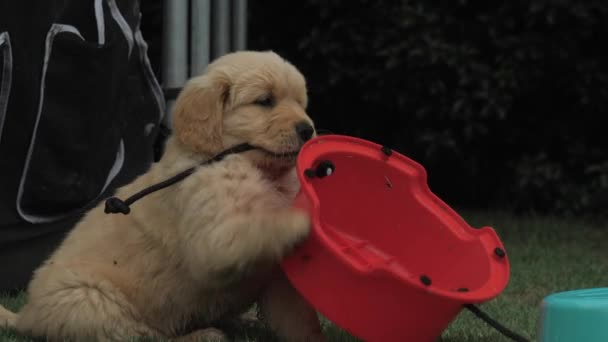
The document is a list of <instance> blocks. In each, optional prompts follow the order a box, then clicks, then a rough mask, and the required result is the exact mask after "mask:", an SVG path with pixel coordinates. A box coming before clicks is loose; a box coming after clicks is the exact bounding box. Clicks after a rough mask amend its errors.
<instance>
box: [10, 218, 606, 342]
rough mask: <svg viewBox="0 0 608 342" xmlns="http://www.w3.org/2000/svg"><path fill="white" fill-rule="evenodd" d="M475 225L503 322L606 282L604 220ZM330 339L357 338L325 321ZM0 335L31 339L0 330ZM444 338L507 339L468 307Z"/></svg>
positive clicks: (518, 324)
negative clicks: (497, 248)
mask: <svg viewBox="0 0 608 342" xmlns="http://www.w3.org/2000/svg"><path fill="white" fill-rule="evenodd" d="M463 216H464V217H465V219H467V221H468V222H469V223H470V224H471V225H473V226H475V227H479V226H483V225H489V226H492V227H494V228H495V229H496V231H497V232H498V234H499V235H500V237H501V239H502V241H503V243H504V244H505V248H506V250H507V253H508V255H509V258H510V262H511V280H510V282H509V285H508V287H507V288H506V289H505V291H504V292H503V293H502V294H501V295H500V296H499V297H498V298H496V299H495V300H493V301H491V302H489V303H486V304H484V305H482V309H484V310H485V311H486V312H487V313H489V314H490V315H491V316H492V317H493V318H495V319H496V320H498V321H499V322H501V323H503V324H504V325H506V326H507V327H509V328H511V329H513V330H515V331H517V332H519V333H521V334H523V335H524V336H527V337H529V338H532V339H534V338H535V336H536V330H537V324H538V319H539V304H540V303H541V301H542V298H543V297H545V296H546V295H548V294H550V293H553V292H557V291H565V290H570V289H579V288H589V287H608V252H606V245H607V244H608V223H590V222H583V221H577V220H565V219H559V218H555V217H536V216H535V217H532V216H526V217H513V216H511V215H508V214H502V213H491V214H490V213H483V214H480V213H463ZM24 300H25V298H24V296H23V295H21V296H18V297H16V298H10V297H0V303H2V304H3V305H5V306H7V307H9V308H11V309H17V308H18V307H19V306H20V305H22V304H23V301H24ZM324 329H325V332H326V335H327V336H328V340H329V341H357V340H356V339H354V338H352V337H350V336H349V335H348V334H346V333H345V332H343V331H342V330H340V329H339V328H337V327H335V326H333V325H331V324H330V323H329V322H324ZM237 335H238V338H237V340H239V341H269V340H272V338H270V337H269V335H268V334H266V333H264V332H263V331H259V330H251V331H245V332H240V333H238V334H237ZM0 341H18V342H21V341H30V340H28V339H25V338H21V337H18V336H17V334H15V333H14V332H11V331H1V330H0ZM441 341H443V342H490V341H491V342H500V341H509V340H508V339H506V338H503V337H502V336H501V335H500V334H498V333H497V332H495V331H494V330H492V329H491V328H489V327H488V326H487V325H486V324H485V323H484V322H482V321H481V320H479V319H478V318H476V317H475V316H473V315H472V314H471V313H469V312H468V311H463V312H462V313H461V314H460V315H459V317H458V318H457V319H456V320H455V321H454V322H453V323H452V324H451V325H450V326H449V328H448V329H447V330H446V331H445V332H444V334H443V336H442V338H441Z"/></svg>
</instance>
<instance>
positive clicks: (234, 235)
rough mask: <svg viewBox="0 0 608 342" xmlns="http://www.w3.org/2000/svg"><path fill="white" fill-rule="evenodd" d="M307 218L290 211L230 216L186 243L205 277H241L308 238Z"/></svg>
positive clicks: (265, 211)
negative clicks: (205, 272)
mask: <svg viewBox="0 0 608 342" xmlns="http://www.w3.org/2000/svg"><path fill="white" fill-rule="evenodd" d="M309 231H310V219H309V217H308V215H307V214H306V213H304V212H302V211H299V210H296V209H293V208H277V209H275V210H274V211H270V210H262V211H253V212H250V213H238V212H237V213H233V214H232V215H230V216H228V217H226V218H224V219H223V220H221V221H220V222H219V223H218V224H217V225H215V226H213V227H211V228H209V229H208V230H205V231H203V232H201V233H200V234H195V236H194V238H193V239H191V240H189V241H187V243H188V244H189V245H190V246H191V249H192V250H193V252H194V253H195V255H196V258H197V259H198V264H199V266H197V267H202V268H203V269H200V268H199V270H198V272H199V273H200V272H201V271H204V270H205V269H206V271H207V272H208V273H207V274H211V275H216V274H226V275H228V274H234V275H239V274H242V272H243V271H244V270H246V269H247V268H248V266H251V265H253V264H257V263H259V262H262V263H264V262H271V263H274V262H277V261H279V260H280V259H282V258H283V257H284V256H285V254H286V253H288V252H289V251H290V250H291V249H292V248H293V247H294V246H295V245H296V244H297V243H298V242H300V241H302V240H303V239H304V238H306V237H307V236H308V233H309ZM218 280H219V279H218Z"/></svg>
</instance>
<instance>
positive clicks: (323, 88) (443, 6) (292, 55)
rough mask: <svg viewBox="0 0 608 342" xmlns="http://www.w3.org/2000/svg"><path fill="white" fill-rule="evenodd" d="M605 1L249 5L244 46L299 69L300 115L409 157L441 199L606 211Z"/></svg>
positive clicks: (339, 0)
mask: <svg viewBox="0 0 608 342" xmlns="http://www.w3.org/2000/svg"><path fill="white" fill-rule="evenodd" d="M607 17H608V2H605V1H594V0H590V1H574V0H560V1H557V0H553V1H550V0H534V1H499V2H487V1H468V0H459V1H413V0H412V1H407V0H404V1H371V0H360V1H346V0H330V1H329V0H324V1H321V0H305V1H297V2H285V1H278V0H276V1H256V2H252V3H251V5H250V42H249V46H250V48H252V49H272V50H275V51H277V52H279V53H281V54H283V55H284V56H286V57H287V58H288V59H290V60H291V61H292V62H293V63H294V64H296V66H298V67H299V68H300V69H301V70H302V71H303V73H304V74H305V75H306V77H307V79H308V83H309V88H310V97H311V105H310V113H311V115H312V116H313V118H314V119H315V120H316V121H317V125H318V126H319V127H322V128H326V129H329V130H331V131H334V132H336V133H344V134H351V135H357V136H360V137H363V138H367V139H371V140H374V141H378V142H382V143H385V144H388V145H390V146H392V147H394V148H395V149H397V150H399V151H401V152H403V153H405V154H407V155H408V156H411V157H413V158H414V159H416V160H418V161H419V162H421V163H422V164H423V165H424V166H425V167H426V168H427V170H428V171H429V181H430V184H431V188H432V189H433V190H434V191H435V192H436V193H437V194H438V195H440V196H442V197H443V198H445V199H446V200H447V201H448V202H450V203H453V204H457V205H463V206H470V207H487V206H501V207H505V206H507V207H510V208H512V209H517V210H535V211H553V212H559V213H592V214H593V213H600V212H601V209H603V207H605V206H606V204H608V196H606V195H604V194H606V193H607V192H608V181H607V178H608V166H607V165H608V140H607V139H605V138H604V136H605V133H604V131H605V129H606V123H607V122H608V120H607V119H606V113H608V51H607V49H606V47H605V46H606V42H605V38H606V37H608V21H607V20H606V18H607Z"/></svg>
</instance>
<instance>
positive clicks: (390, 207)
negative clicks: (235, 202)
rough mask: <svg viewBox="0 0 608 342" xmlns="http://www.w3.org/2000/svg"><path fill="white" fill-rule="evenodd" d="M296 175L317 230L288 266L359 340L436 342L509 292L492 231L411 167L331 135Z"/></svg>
mask: <svg viewBox="0 0 608 342" xmlns="http://www.w3.org/2000/svg"><path fill="white" fill-rule="evenodd" d="M297 169H298V173H299V176H300V181H301V190H300V193H299V194H298V196H297V197H296V200H295V202H294V206H295V207H298V208H302V209H305V210H307V211H308V212H309V213H310V214H311V218H312V222H313V224H312V231H311V235H310V237H309V239H308V240H307V241H306V242H305V243H304V244H303V245H302V246H300V247H299V248H298V249H297V250H296V251H295V253H293V254H292V255H290V256H289V257H288V258H286V259H285V260H284V263H283V268H284V270H285V272H286V274H287V276H288V278H289V279H290V281H291V282H292V284H293V285H294V287H295V288H296V289H297V290H298V291H299V292H300V293H301V294H302V295H303V296H304V297H305V298H306V299H307V300H308V301H309V302H310V303H311V304H312V305H313V306H314V307H315V308H316V309H317V310H318V311H319V312H320V313H321V314H323V315H324V316H325V317H327V318H328V319H329V320H331V321H332V322H333V323H335V324H336V325H338V326H339V327H341V328H343V329H344V330H346V331H348V332H349V333H350V334H352V335H353V336H356V337H358V338H360V339H363V340H366V341H373V342H391V341H399V342H404V341H410V342H426V341H434V340H436V339H437V338H438V337H439V336H440V335H441V334H442V332H443V331H444V329H445V328H446V327H447V326H448V325H449V324H450V322H451V321H452V320H453V319H454V318H455V317H456V316H457V315H458V313H459V312H460V311H461V309H462V307H463V304H473V303H480V302H484V301H487V300H490V299H492V298H494V297H496V296H497V295H499V294H500V293H501V292H502V290H503V289H504V288H505V286H506V285H507V282H508V279H509V261H508V258H507V256H506V254H505V252H504V247H503V245H502V243H501V241H500V239H499V238H498V236H497V235H496V234H495V232H494V230H493V229H491V228H489V227H484V228H482V229H474V228H472V227H471V226H469V225H468V224H467V223H466V222H465V221H464V220H463V219H462V218H461V217H460V216H459V215H458V214H457V213H456V212H455V211H454V210H452V209H451V208H450V207H449V206H448V205H446V204H445V203H444V202H442V201H441V200H440V199H439V198H438V197H437V196H435V195H434V194H433V193H432V192H431V191H430V189H429V188H428V185H427V181H426V172H425V170H424V168H423V167H422V166H421V165H419V164H418V163H416V162H414V161H413V160H411V159H409V158H407V157H405V156H403V155H401V154H399V153H397V152H395V151H391V150H389V149H387V148H383V147H382V146H380V145H378V144H375V143H372V142H369V141H366V140H362V139H358V138H353V137H348V136H341V135H326V136H320V137H317V138H315V139H313V140H311V141H309V142H308V143H307V144H306V145H305V146H304V147H303V149H302V151H301V152H300V155H299V157H298V162H297ZM455 181H458V180H455Z"/></svg>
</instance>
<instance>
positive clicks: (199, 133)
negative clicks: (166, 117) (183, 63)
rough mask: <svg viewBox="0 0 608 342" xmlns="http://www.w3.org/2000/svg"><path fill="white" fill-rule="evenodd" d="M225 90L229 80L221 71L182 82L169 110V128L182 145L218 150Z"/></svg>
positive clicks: (214, 151) (227, 90)
mask: <svg viewBox="0 0 608 342" xmlns="http://www.w3.org/2000/svg"><path fill="white" fill-rule="evenodd" d="M229 91H230V81H229V79H228V78H227V77H226V76H225V75H221V74H207V75H203V76H200V77H197V78H193V79H191V80H190V81H188V82H187V83H186V86H185V87H184V89H183V90H182V92H181V93H180V94H179V96H178V97H177V100H176V102H175V107H174V109H173V127H174V130H175V133H176V136H177V138H178V139H179V141H180V142H181V143H182V144H184V145H186V146H187V147H189V148H191V149H192V150H194V151H195V152H199V153H205V154H216V153H218V152H220V151H221V150H222V148H223V146H222V119H223V112H224V106H225V103H226V100H227V96H228V92H229Z"/></svg>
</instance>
